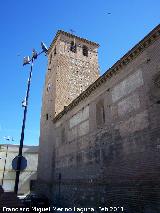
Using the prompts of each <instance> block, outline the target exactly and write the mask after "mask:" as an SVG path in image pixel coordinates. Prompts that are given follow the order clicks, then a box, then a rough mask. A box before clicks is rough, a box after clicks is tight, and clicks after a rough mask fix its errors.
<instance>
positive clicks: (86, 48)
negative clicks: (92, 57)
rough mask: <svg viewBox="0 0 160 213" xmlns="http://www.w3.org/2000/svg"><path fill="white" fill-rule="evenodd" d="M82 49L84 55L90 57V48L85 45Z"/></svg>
mask: <svg viewBox="0 0 160 213" xmlns="http://www.w3.org/2000/svg"><path fill="white" fill-rule="evenodd" d="M82 49H83V55H84V56H86V57H88V47H87V46H85V45H83V47H82Z"/></svg>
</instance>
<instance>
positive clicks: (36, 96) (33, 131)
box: [0, 0, 160, 145]
mask: <svg viewBox="0 0 160 213" xmlns="http://www.w3.org/2000/svg"><path fill="white" fill-rule="evenodd" d="M159 8H160V1H159V0H132V1H131V0H120V1H118V0H110V1H109V0H99V1H97V0H76V1H75V0H61V1H54V0H45V1H42V0H34V1H33V0H27V1H20V0H14V1H11V0H5V1H1V7H0V26H1V33H0V41H1V51H0V66H1V84H0V98H1V99H0V100H1V102H0V143H5V142H6V141H4V139H3V137H4V136H8V135H9V136H12V137H14V139H15V141H14V143H16V144H18V143H19V140H20V133H21V125H22V117H23V108H22V107H21V102H22V100H23V98H24V97H25V93H26V86H27V78H28V74H29V69H30V66H25V67H23V66H22V60H23V57H24V56H25V55H31V52H32V48H36V49H37V51H40V50H41V49H40V42H41V41H44V42H45V43H46V45H47V46H49V45H50V43H51V42H52V40H53V38H54V36H55V33H56V32H57V30H58V29H62V30H64V31H69V30H70V29H73V30H74V31H75V32H76V35H78V36H80V37H84V38H87V39H89V40H92V41H95V42H98V43H99V44H100V48H99V64H100V70H101V74H103V73H104V72H105V71H106V70H107V69H108V68H109V67H111V66H112V65H113V64H114V63H115V62H116V61H117V60H118V59H119V58H120V57H122V56H123V55H124V54H125V53H126V52H127V51H128V50H129V49H131V48H132V47H133V46H134V45H135V44H136V43H137V42H138V41H140V40H141V39H142V38H143V37H144V36H145V35H146V34H147V33H149V32H150V31H151V30H152V29H153V28H154V27H155V26H156V25H158V24H159V20H160V12H159ZM108 13H111V14H108ZM46 67H47V57H45V56H44V55H41V56H40V57H39V58H38V60H37V61H35V64H34V70H33V78H32V84H31V93H30V98H29V108H28V113H27V120H26V129H25V138H24V144H25V145H38V143H39V123H40V111H41V97H42V89H43V84H44V78H45V72H46Z"/></svg>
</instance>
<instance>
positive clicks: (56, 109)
mask: <svg viewBox="0 0 160 213" xmlns="http://www.w3.org/2000/svg"><path fill="white" fill-rule="evenodd" d="M98 47H99V45H98V44H97V43H94V42H92V41H88V40H86V39H83V38H80V37H78V36H75V35H73V34H70V33H67V32H64V31H61V30H59V31H58V32H57V34H56V36H55V38H54V40H53V42H52V43H51V45H50V48H49V50H48V67H47V73H46V78H45V85H44V91H43V99H42V110H41V124H40V148H39V162H38V179H39V180H41V181H44V182H46V183H47V184H49V183H50V182H51V179H52V178H51V174H52V170H53V169H54V124H53V122H52V120H53V118H54V117H55V116H56V115H58V113H60V112H61V111H62V110H63V109H64V107H65V106H67V105H69V104H70V103H71V102H72V101H73V100H74V99H75V98H76V97H77V96H79V95H80V94H81V93H82V92H83V91H84V90H86V89H87V87H88V86H89V85H90V84H92V83H93V82H94V81H96V80H97V78H98V77H99V65H98Z"/></svg>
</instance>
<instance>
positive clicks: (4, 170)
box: [2, 144, 8, 187]
mask: <svg viewBox="0 0 160 213" xmlns="http://www.w3.org/2000/svg"><path fill="white" fill-rule="evenodd" d="M7 154H8V144H7V150H6V157H5V161H4V169H3V177H2V187H3V182H4V175H5V171H6V162H7Z"/></svg>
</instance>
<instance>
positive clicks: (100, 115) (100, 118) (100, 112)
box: [96, 100, 105, 127]
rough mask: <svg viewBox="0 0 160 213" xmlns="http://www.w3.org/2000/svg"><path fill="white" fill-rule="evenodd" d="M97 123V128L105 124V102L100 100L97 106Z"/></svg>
mask: <svg viewBox="0 0 160 213" xmlns="http://www.w3.org/2000/svg"><path fill="white" fill-rule="evenodd" d="M96 123H97V127H100V126H102V125H103V124H104V123H105V110H104V101H103V100H100V101H99V102H98V103H97V104H96Z"/></svg>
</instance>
